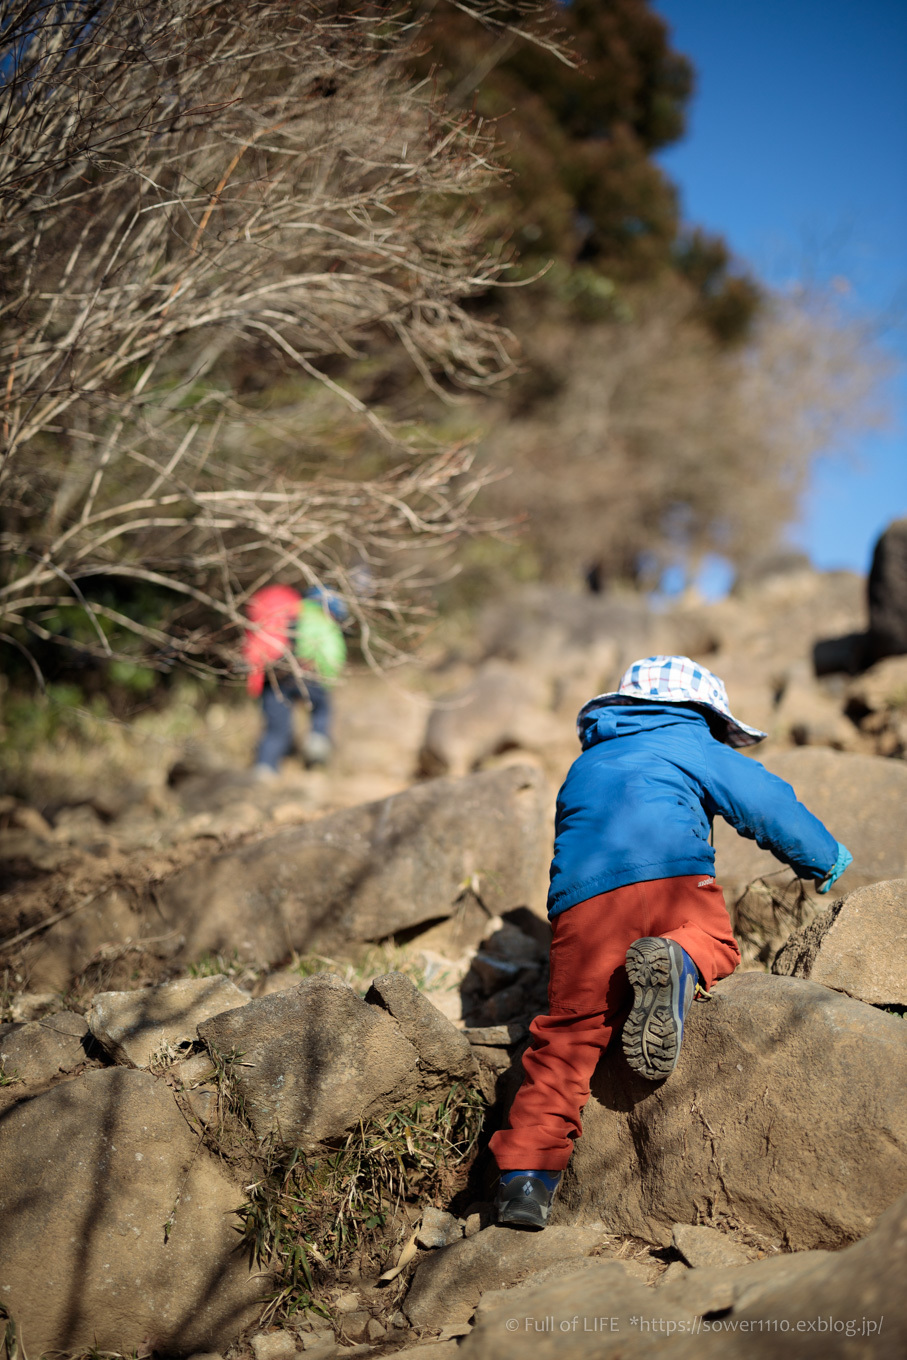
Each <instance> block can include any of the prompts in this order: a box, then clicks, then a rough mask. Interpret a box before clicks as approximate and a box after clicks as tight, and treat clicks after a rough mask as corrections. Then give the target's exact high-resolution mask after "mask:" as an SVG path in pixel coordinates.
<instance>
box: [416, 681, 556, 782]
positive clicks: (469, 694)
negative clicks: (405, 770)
mask: <svg viewBox="0 0 907 1360" xmlns="http://www.w3.org/2000/svg"><path fill="white" fill-rule="evenodd" d="M550 710H551V687H550V685H548V684H546V682H545V679H544V677H543V676H542V675H540V674H539V673H538V672H537V671H535V670H533V669H531V668H529V667H521V666H515V665H513V664H512V663H511V662H508V661H498V660H494V659H492V660H490V661H486V662H484V663H483V664H482V665H481V666H479V668H478V669H477V671H476V672H475V674H474V675H473V677H472V679H471V680H470V681H469V683H468V684H467V685H465V686H464V687H463V688H462V689H460V690H458V691H456V692H455V693H453V694H449V695H445V696H444V697H443V698H441V699H439V700H438V701H437V703H436V704H435V706H434V708H433V709H432V711H431V713H430V714H429V716H428V722H427V723H426V727H425V737H424V740H423V742H422V748H421V750H420V752H419V769H420V772H421V773H422V774H423V775H429V776H435V775H442V774H450V775H465V774H469V773H470V772H471V771H472V770H477V769H478V768H479V767H480V766H481V764H482V762H483V761H484V760H487V759H488V757H489V756H494V755H498V754H500V753H501V752H503V751H509V750H513V749H515V748H518V749H521V750H529V751H532V750H535V749H537V748H538V747H539V745H540V744H542V743H543V742H544V740H545V738H548V739H550V738H551V737H552V736H555V737H556V736H559V735H561V730H562V725H561V724H555V721H554V719H553V717H552V715H551V711H550Z"/></svg>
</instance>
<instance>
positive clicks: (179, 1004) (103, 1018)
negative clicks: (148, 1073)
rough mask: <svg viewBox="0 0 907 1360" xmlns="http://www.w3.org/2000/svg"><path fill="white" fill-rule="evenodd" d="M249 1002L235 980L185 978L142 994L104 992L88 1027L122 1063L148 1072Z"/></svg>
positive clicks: (91, 1014)
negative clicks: (201, 1029)
mask: <svg viewBox="0 0 907 1360" xmlns="http://www.w3.org/2000/svg"><path fill="white" fill-rule="evenodd" d="M248 1002H249V997H248V994H247V993H246V992H242V991H240V989H239V988H238V987H237V986H236V983H235V982H231V981H230V979H229V978H226V977H220V976H218V977H204V978H180V979H179V980H178V981H177V982H165V983H162V984H161V986H159V987H144V988H142V990H141V991H136V992H99V993H98V995H97V996H96V997H95V999H94V1001H93V1002H92V1005H91V1010H90V1011H89V1012H88V1024H89V1027H90V1029H91V1032H92V1034H93V1035H94V1037H95V1038H96V1039H97V1041H98V1043H100V1044H102V1045H103V1046H104V1048H105V1049H106V1050H107V1052H108V1053H109V1054H110V1055H111V1057H112V1058H115V1059H116V1061H117V1062H120V1063H124V1064H126V1065H127V1066H129V1067H147V1066H148V1065H149V1063H150V1062H151V1060H152V1058H154V1057H155V1055H157V1054H161V1055H163V1056H165V1057H166V1056H169V1055H170V1054H172V1053H174V1052H175V1050H176V1049H177V1048H178V1047H179V1046H180V1045H181V1044H189V1043H193V1042H194V1041H195V1039H196V1038H197V1030H198V1026H199V1025H200V1024H201V1022H202V1021H203V1020H208V1019H210V1017H211V1016H213V1015H220V1013H221V1011H229V1010H233V1009H235V1008H236V1007H238V1006H245V1005H247V1004H248Z"/></svg>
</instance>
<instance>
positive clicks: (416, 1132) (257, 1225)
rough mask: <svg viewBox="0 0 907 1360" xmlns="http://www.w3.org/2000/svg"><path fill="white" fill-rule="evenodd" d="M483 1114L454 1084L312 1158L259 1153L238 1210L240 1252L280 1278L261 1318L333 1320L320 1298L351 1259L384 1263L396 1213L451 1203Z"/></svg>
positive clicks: (397, 1222) (394, 1237) (397, 1228)
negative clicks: (439, 1097) (306, 1314)
mask: <svg viewBox="0 0 907 1360" xmlns="http://www.w3.org/2000/svg"><path fill="white" fill-rule="evenodd" d="M483 1114H484V1102H483V1100H482V1097H481V1095H480V1094H479V1093H478V1092H477V1091H475V1090H473V1089H472V1088H469V1087H464V1086H455V1087H454V1088H453V1089H452V1090H451V1092H450V1094H449V1095H448V1096H447V1098H446V1099H445V1100H444V1101H443V1102H442V1103H441V1104H440V1105H438V1106H429V1105H416V1106H413V1107H412V1108H410V1109H405V1110H396V1111H394V1112H393V1113H392V1114H389V1115H386V1116H385V1117H384V1118H383V1119H374V1120H371V1121H369V1122H368V1123H360V1124H359V1125H358V1126H357V1128H355V1129H354V1130H353V1131H352V1132H351V1133H350V1134H349V1135H348V1136H347V1137H346V1139H345V1140H344V1141H343V1142H342V1143H339V1144H338V1145H337V1146H335V1147H332V1148H329V1149H327V1150H326V1151H324V1152H323V1153H321V1154H320V1155H318V1156H310V1157H306V1156H305V1154H304V1153H302V1152H301V1151H300V1150H299V1149H298V1148H281V1147H279V1146H277V1145H272V1146H270V1147H265V1148H263V1149H262V1169H263V1174H262V1175H261V1176H260V1178H259V1179H258V1180H257V1181H255V1182H254V1183H253V1184H252V1185H250V1186H249V1190H248V1193H249V1198H248V1200H247V1202H246V1203H245V1204H244V1205H243V1206H242V1208H241V1209H240V1210H239V1215H240V1218H241V1220H242V1241H243V1245H244V1247H245V1249H246V1250H247V1251H248V1252H249V1255H250V1257H251V1259H252V1261H253V1263H254V1264H255V1265H256V1266H257V1267H259V1268H260V1269H264V1270H268V1271H270V1272H271V1273H272V1274H273V1275H274V1277H275V1281H276V1288H275V1292H274V1295H273V1296H272V1298H271V1299H270V1300H269V1303H268V1307H267V1310H266V1313H265V1316H264V1318H263V1321H272V1320H274V1319H276V1318H288V1317H291V1316H292V1315H293V1314H294V1313H298V1312H300V1311H302V1310H310V1311H315V1312H319V1313H321V1314H322V1315H323V1316H329V1313H328V1309H327V1306H326V1304H325V1303H324V1302H323V1301H322V1299H321V1298H320V1294H321V1292H322V1290H323V1288H324V1286H325V1285H326V1284H327V1283H329V1282H330V1281H331V1280H334V1279H336V1277H337V1275H338V1273H340V1272H342V1271H343V1270H345V1269H346V1268H348V1267H349V1266H350V1264H351V1263H352V1261H353V1260H354V1259H355V1258H359V1260H360V1263H361V1264H366V1263H367V1265H368V1267H369V1268H370V1269H373V1270H374V1269H375V1268H376V1267H379V1268H380V1267H383V1266H386V1265H387V1264H389V1260H390V1257H391V1255H392V1253H393V1252H394V1249H395V1247H396V1246H398V1245H399V1243H400V1241H401V1240H402V1236H403V1234H404V1232H405V1231H406V1230H407V1228H408V1220H406V1219H405V1218H404V1217H403V1216H401V1214H400V1213H399V1211H400V1209H401V1207H402V1206H403V1205H405V1204H408V1203H418V1204H426V1203H432V1202H434V1201H436V1200H440V1201H441V1202H444V1201H447V1200H449V1199H450V1197H451V1195H452V1194H453V1192H454V1191H455V1189H457V1188H459V1185H460V1184H461V1183H462V1181H463V1180H464V1178H465V1172H466V1168H467V1167H468V1165H469V1163H470V1161H471V1159H472V1157H473V1155H474V1153H475V1148H476V1143H477V1140H478V1136H479V1131H480V1129H481V1126H482V1118H483Z"/></svg>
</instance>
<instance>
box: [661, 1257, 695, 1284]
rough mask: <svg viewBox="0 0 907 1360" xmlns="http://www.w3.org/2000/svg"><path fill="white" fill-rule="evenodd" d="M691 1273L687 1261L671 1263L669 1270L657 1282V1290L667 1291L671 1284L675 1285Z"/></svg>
mask: <svg viewBox="0 0 907 1360" xmlns="http://www.w3.org/2000/svg"><path fill="white" fill-rule="evenodd" d="M689 1273H690V1267H689V1266H688V1265H687V1263H686V1261H671V1263H670V1265H669V1266H668V1268H667V1270H665V1271H663V1272H662V1274H661V1276H660V1277H659V1279H657V1280H656V1281H655V1288H656V1289H665V1288H666V1287H667V1286H668V1285H669V1284H673V1283H674V1281H675V1280H680V1279H683V1278H684V1276H686V1275H689Z"/></svg>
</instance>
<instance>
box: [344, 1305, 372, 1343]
mask: <svg viewBox="0 0 907 1360" xmlns="http://www.w3.org/2000/svg"><path fill="white" fill-rule="evenodd" d="M371 1320H372V1315H371V1313H368V1312H366V1310H365V1309H364V1308H357V1309H356V1311H355V1313H344V1315H343V1317H342V1318H341V1321H340V1330H341V1332H342V1334H343V1336H344V1337H345V1338H346V1340H347V1341H352V1342H357V1341H365V1339H366V1337H367V1336H368V1324H369V1323H370V1322H371Z"/></svg>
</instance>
